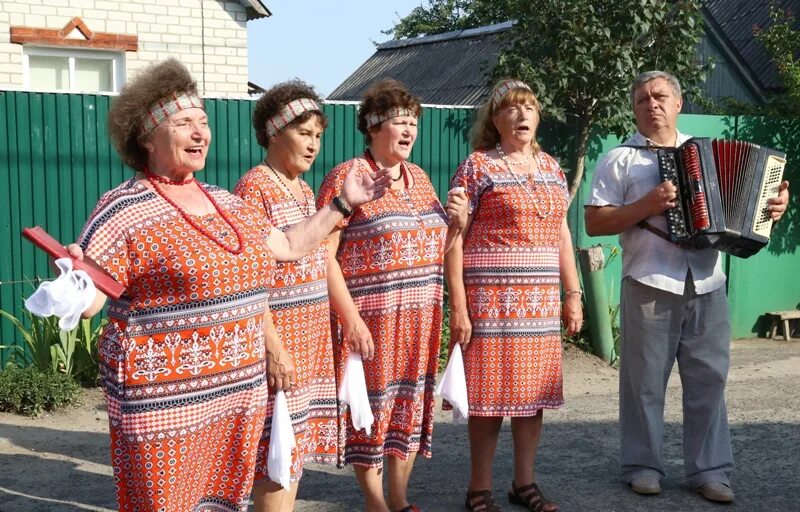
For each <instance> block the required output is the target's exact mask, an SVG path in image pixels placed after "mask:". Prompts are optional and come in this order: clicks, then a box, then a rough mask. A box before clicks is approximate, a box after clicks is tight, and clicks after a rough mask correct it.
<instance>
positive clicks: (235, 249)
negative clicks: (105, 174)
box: [144, 169, 244, 254]
mask: <svg viewBox="0 0 800 512" xmlns="http://www.w3.org/2000/svg"><path fill="white" fill-rule="evenodd" d="M144 175H145V177H147V179H148V181H150V183H151V184H152V185H153V190H155V191H156V193H157V194H158V195H160V196H161V197H162V198H163V199H164V201H166V202H167V203H169V204H170V205H171V206H172V207H173V208H175V209H176V210H178V213H180V214H181V217H183V219H184V220H185V221H186V222H188V223H189V225H191V226H192V227H193V228H194V229H195V230H196V231H198V232H199V233H202V234H203V235H204V236H205V237H206V238H208V239H209V240H211V241H212V242H214V243H215V244H217V245H219V246H220V247H222V248H223V249H225V250H226V251H228V252H229V253H231V254H241V252H242V251H243V250H244V240H243V238H242V233H241V231H239V228H238V227H237V226H236V224H235V223H234V222H233V220H231V218H230V217H229V215H228V213H227V212H226V211H225V210H224V209H223V208H222V207H221V206H220V205H219V204H218V203H217V202H216V201H215V200H214V197H212V196H211V194H209V193H208V191H207V190H206V189H205V187H204V186H202V185H200V183H197V186H198V187H199V188H200V191H201V192H202V193H203V195H205V196H206V197H207V198H208V200H209V201H210V202H211V205H212V206H214V209H215V210H216V211H217V212H218V213H219V214H220V216H221V217H222V220H224V221H225V223H226V224H227V225H228V226H229V227H230V228H231V229H232V230H233V232H234V233H235V234H236V242H237V246H232V245H228V244H227V243H226V242H225V241H224V240H220V239H219V238H217V237H216V236H215V235H214V233H212V232H211V231H209V230H208V229H206V228H205V227H204V226H203V225H202V224H200V223H199V222H197V221H196V220H195V219H194V216H193V215H191V214H189V213H188V212H187V211H186V210H184V209H183V208H181V207H180V205H179V204H178V203H177V202H175V201H174V200H173V199H171V198H170V197H169V196H168V195H167V194H165V193H164V191H163V190H161V187H160V186H159V185H158V184H159V183H164V184H170V185H187V184H189V183H196V182H197V179H196V178H194V177H192V178H191V179H189V180H186V181H179V182H173V180H170V179H168V178H164V177H162V176H157V175H155V174H153V173H152V172H150V170H149V169H145V170H144ZM223 236H224V234H223Z"/></svg>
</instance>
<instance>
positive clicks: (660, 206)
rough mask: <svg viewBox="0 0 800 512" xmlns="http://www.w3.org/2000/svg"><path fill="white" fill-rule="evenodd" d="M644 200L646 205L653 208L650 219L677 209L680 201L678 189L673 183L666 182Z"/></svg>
mask: <svg viewBox="0 0 800 512" xmlns="http://www.w3.org/2000/svg"><path fill="white" fill-rule="evenodd" d="M642 199H643V200H644V201H645V204H649V205H650V206H651V208H652V209H651V213H650V215H648V217H649V216H652V215H658V214H660V213H664V212H665V211H667V210H671V209H672V208H675V205H676V204H677V200H678V189H677V188H675V184H674V183H672V182H671V181H664V182H661V183H660V184H659V185H658V186H657V187H655V188H654V189H653V190H651V191H650V192H649V193H648V194H647V195H646V196H645V197H643V198H642Z"/></svg>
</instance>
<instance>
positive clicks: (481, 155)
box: [446, 80, 583, 512]
mask: <svg viewBox="0 0 800 512" xmlns="http://www.w3.org/2000/svg"><path fill="white" fill-rule="evenodd" d="M540 114H541V107H540V106H539V101H538V100H537V98H536V95H535V94H534V93H533V91H532V90H531V89H530V87H528V86H527V85H526V84H525V83H524V82H521V81H519V80H502V81H500V82H499V83H498V84H497V85H496V86H495V87H494V89H493V90H492V93H491V96H490V97H489V99H488V101H487V102H486V105H485V106H484V107H483V108H482V109H481V111H480V115H479V116H478V119H477V120H476V121H475V124H474V125H473V138H472V139H473V140H472V147H473V148H474V149H475V151H474V152H473V153H472V154H471V155H469V157H467V159H466V160H465V161H464V162H463V163H462V164H461V165H460V166H459V167H458V170H457V171H456V174H455V176H453V178H452V181H451V183H453V184H458V185H463V186H464V187H465V188H466V189H467V195H468V196H469V217H468V222H467V224H466V229H464V231H463V235H462V237H460V239H459V240H458V241H457V242H456V244H455V246H454V248H453V250H452V251H450V253H449V254H448V255H447V262H446V264H447V285H448V290H449V292H450V334H451V338H452V340H453V342H454V343H459V344H460V345H461V348H462V350H463V353H464V370H465V374H466V378H467V398H468V400H469V423H468V431H469V445H470V454H471V472H470V481H469V486H468V488H467V494H466V498H465V504H466V507H467V509H468V510H475V511H481V512H494V511H497V510H500V508H499V507H498V506H497V504H496V503H495V502H494V499H493V497H492V460H493V458H494V453H495V449H496V448H497V438H498V435H499V432H500V426H501V425H502V423H503V417H504V416H510V417H511V434H512V438H513V443H514V477H513V480H512V481H511V489H510V491H509V493H508V499H509V501H510V502H511V503H514V504H517V505H521V506H523V507H527V508H528V510H532V511H536V512H552V511H555V510H558V505H556V504H555V503H553V502H550V501H547V500H546V499H545V497H544V494H542V491H541V489H540V488H539V486H538V484H537V483H536V473H535V463H536V450H537V448H538V444H539V434H540V432H541V428H542V411H543V410H544V409H554V408H557V407H559V406H560V405H561V404H562V403H563V401H564V398H563V392H562V377H561V321H562V320H563V323H564V327H565V328H566V330H567V332H568V333H574V332H578V331H579V330H580V328H581V323H582V322H583V316H582V312H581V291H580V287H579V283H578V273H577V269H576V268H575V255H574V254H573V251H572V237H571V236H570V232H569V228H568V227H567V220H566V213H567V208H568V207H569V194H568V193H567V186H566V178H565V177H564V173H563V172H562V171H561V168H560V167H559V165H558V163H557V162H556V161H555V159H554V158H553V157H551V156H550V155H548V154H547V153H545V152H544V151H542V150H541V148H540V147H539V144H538V143H537V141H536V129H537V127H538V125H539V116H540ZM462 239H463V240H462ZM562 284H563V286H564V290H565V292H564V305H563V308H562V304H561V300H560V291H559V289H560V285H562Z"/></svg>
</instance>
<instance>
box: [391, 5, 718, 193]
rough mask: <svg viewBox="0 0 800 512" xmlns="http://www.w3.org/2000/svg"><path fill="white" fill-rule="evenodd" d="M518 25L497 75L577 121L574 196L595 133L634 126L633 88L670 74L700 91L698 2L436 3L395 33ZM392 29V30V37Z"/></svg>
mask: <svg viewBox="0 0 800 512" xmlns="http://www.w3.org/2000/svg"><path fill="white" fill-rule="evenodd" d="M509 19H511V20H516V22H515V24H514V26H513V27H512V28H511V30H510V31H509V33H508V34H507V36H506V37H507V45H506V46H505V48H504V49H503V50H502V51H501V53H500V57H499V60H498V64H497V66H496V67H495V69H494V72H493V78H494V79H496V78H498V77H502V76H511V77H517V78H521V79H523V80H525V81H526V82H527V83H528V84H530V85H531V87H532V88H533V89H534V91H535V92H536V95H537V97H538V98H539V100H540V101H541V103H542V106H543V108H544V110H545V112H546V113H547V114H548V115H552V116H554V117H555V118H556V119H558V120H560V121H562V122H565V121H567V120H569V121H570V122H574V123H576V133H577V136H576V140H575V144H574V148H573V150H572V158H571V162H570V166H571V168H572V169H571V172H570V197H574V196H575V194H576V192H577V189H578V187H579V186H580V183H581V181H582V180H583V169H584V161H585V159H586V153H587V148H588V143H589V136H590V134H591V133H592V129H593V128H594V127H598V128H601V129H603V130H606V131H610V132H613V133H615V134H617V135H619V136H622V135H624V134H625V133H629V132H630V130H631V128H632V126H633V118H632V115H631V105H630V99H629V93H628V85H629V84H630V82H631V80H632V79H633V78H634V77H635V76H636V75H637V74H639V73H640V72H642V71H646V70H650V69H662V70H664V71H668V72H670V73H672V74H674V75H676V76H677V77H678V78H679V79H680V80H681V83H682V85H683V86H684V90H686V91H687V92H689V93H690V94H691V93H696V92H698V88H697V84H698V83H699V82H700V81H701V80H702V79H703V77H704V72H705V69H704V68H701V67H699V66H698V65H697V63H696V62H695V60H696V59H695V49H696V46H697V43H698V41H699V40H700V37H701V35H702V17H701V15H700V2H699V0H674V1H669V2H666V1H664V0H615V1H613V2H597V1H596V0H504V1H497V2H492V1H491V0H473V1H468V0H429V3H428V8H427V9H426V8H423V7H418V8H416V9H414V11H412V13H411V14H410V15H409V16H407V17H406V18H404V19H401V20H400V22H399V23H398V24H397V25H396V26H395V27H394V35H395V37H397V38H400V37H412V36H417V35H422V34H435V33H439V32H447V31H450V30H458V29H464V28H470V27H475V26H480V25H485V24H488V23H496V22H499V21H506V20H509ZM389 32H391V31H389Z"/></svg>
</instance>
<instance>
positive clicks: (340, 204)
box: [331, 196, 353, 217]
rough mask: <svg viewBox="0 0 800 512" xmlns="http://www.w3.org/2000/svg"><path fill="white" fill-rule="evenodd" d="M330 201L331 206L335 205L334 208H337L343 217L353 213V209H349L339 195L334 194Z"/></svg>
mask: <svg viewBox="0 0 800 512" xmlns="http://www.w3.org/2000/svg"><path fill="white" fill-rule="evenodd" d="M331 202H332V203H333V206H335V207H336V209H337V210H339V212H340V213H341V214H342V215H344V216H345V217H349V216H351V215H353V210H351V209H350V208H349V207H348V206H347V205H346V204H345V202H344V201H343V200H342V198H341V197H339V196H334V197H333V201H331Z"/></svg>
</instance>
